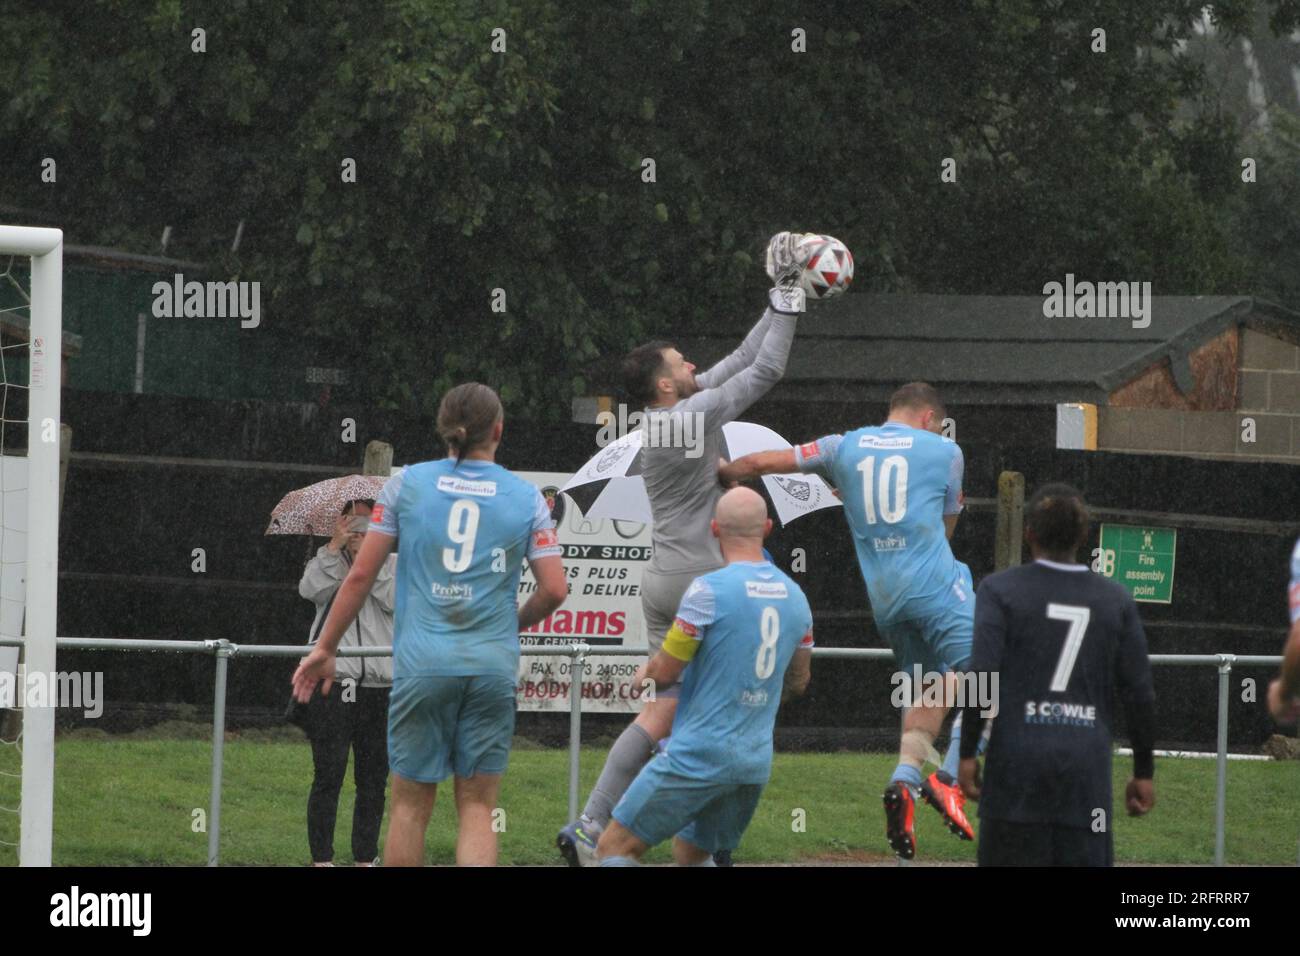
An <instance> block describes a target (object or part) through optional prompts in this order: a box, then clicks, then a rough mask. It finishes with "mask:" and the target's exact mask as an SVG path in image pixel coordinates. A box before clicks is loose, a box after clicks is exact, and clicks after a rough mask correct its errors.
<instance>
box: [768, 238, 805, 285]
mask: <svg viewBox="0 0 1300 956" xmlns="http://www.w3.org/2000/svg"><path fill="white" fill-rule="evenodd" d="M806 237H807V233H803V232H778V233H777V234H776V235H775V236H773V237H772V238H771V239H769V240H768V242H767V277H768V278H769V279H771V280H772V281H773V282H775V283H776V284H777V285H779V286H780V285H785V286H788V285H791V284H792V283H793V282H794V281H795V280H796V279H797V278H798V277H799V272H800V270H802V269H803V267H804V265H805V263H806V262H807V258H808V255H807V252H803V253H800V252H799V251H798V246H799V243H800V242H802V241H803V240H804V239H805V238H806Z"/></svg>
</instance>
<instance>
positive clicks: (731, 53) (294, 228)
mask: <svg viewBox="0 0 1300 956" xmlns="http://www.w3.org/2000/svg"><path fill="white" fill-rule="evenodd" d="M760 6H761V5H760ZM1268 8H1269V9H1270V11H1271V12H1272V14H1273V19H1274V21H1275V23H1274V26H1275V27H1277V28H1279V29H1289V28H1291V27H1293V26H1294V24H1295V3H1294V2H1293V0H1282V2H1274V3H1272V4H1269V5H1268ZM812 9H813V8H810V10H812ZM816 9H817V10H819V11H821V12H818V13H816V15H814V14H813V13H811V12H810V13H809V14H808V15H807V16H805V15H803V14H801V13H800V12H798V11H793V10H791V9H789V8H786V7H778V8H771V9H768V8H763V9H762V10H760V11H758V12H754V11H750V10H745V9H743V7H742V6H741V5H733V4H724V3H713V2H710V0H662V2H649V0H633V2H631V3H628V4H592V5H585V6H583V7H582V8H581V13H580V14H579V13H578V11H577V9H576V8H574V7H572V5H570V4H566V3H563V2H561V0H517V2H505V0H445V2H433V0H393V2H389V3H382V4H355V3H350V2H344V0H317V2H311V3H307V2H290V0H258V2H251V0H226V2H221V3H207V4H192V3H181V2H179V0H99V2H96V3H84V4H48V3H45V2H41V0H11V2H10V4H9V5H8V9H7V10H6V12H5V14H4V19H3V27H4V29H3V30H0V88H3V89H5V90H6V91H8V98H7V100H6V101H5V102H4V104H3V106H0V142H3V143H4V149H3V151H2V152H0V174H2V175H0V205H4V206H9V207H14V208H18V209H21V210H32V211H34V212H35V216H36V218H39V217H40V215H42V214H49V215H51V216H57V217H59V218H60V219H62V220H63V221H65V222H66V223H67V224H68V228H69V232H70V235H71V238H72V240H73V241H77V242H82V243H97V244H107V245H115V246H119V247H123V248H127V249H131V250H134V251H153V250H156V248H157V241H158V236H159V235H160V234H161V231H162V227H163V226H164V225H171V226H172V227H173V234H174V236H175V240H174V243H173V245H172V247H171V248H169V250H168V251H169V253H170V254H173V255H178V256H182V257H185V258H191V259H199V260H203V261H207V262H209V263H212V265H213V267H214V271H216V272H217V273H220V274H226V273H228V274H230V275H233V276H236V277H239V278H246V279H257V280H260V281H261V282H262V288H263V313H264V316H265V318H264V327H267V328H269V330H270V334H271V335H277V334H278V335H281V336H292V337H297V338H304V339H312V338H314V339H316V340H318V341H320V342H322V343H323V345H322V346H321V347H322V349H323V350H324V352H325V355H324V356H323V357H324V358H326V359H328V361H325V362H323V363H322V364H331V365H345V366H347V367H348V368H349V369H350V370H351V371H352V373H353V380H354V381H357V382H360V383H362V384H363V389H364V396H359V397H364V398H366V399H369V400H375V401H381V402H386V403H395V404H401V405H405V406H409V407H416V408H423V409H431V408H433V407H435V406H436V402H437V399H438V397H439V395H440V394H441V392H442V391H443V390H444V389H445V388H446V387H448V386H449V385H451V384H452V383H454V382H456V381H461V380H465V379H468V378H476V379H480V380H482V381H486V382H489V383H491V384H493V385H494V386H495V387H497V388H498V389H499V390H500V391H501V393H502V396H503V398H504V399H505V400H506V402H507V404H508V405H509V406H510V407H511V409H512V410H513V411H516V412H525V413H527V414H528V415H530V416H550V417H560V418H563V417H567V411H568V399H569V397H570V396H571V395H573V394H583V393H584V392H586V391H588V390H590V389H591V388H592V387H593V383H591V382H588V381H587V377H586V373H587V372H588V371H590V370H591V369H592V368H593V367H594V368H597V369H602V368H605V367H607V364H606V363H607V361H608V359H609V358H610V357H611V356H612V357H616V356H617V355H619V354H621V352H622V351H624V350H625V349H626V348H628V347H629V346H630V345H631V344H634V343H635V342H636V341H637V340H639V339H643V338H645V337H648V336H651V335H653V336H664V335H669V336H678V337H682V338H688V337H689V336H690V335H691V334H692V333H697V332H699V331H701V330H704V329H707V328H709V327H711V326H713V325H716V324H719V323H721V324H724V325H725V326H727V327H733V326H737V325H739V324H740V323H742V322H744V321H745V320H747V319H748V318H750V317H752V316H754V315H756V314H757V312H758V311H759V309H760V307H761V302H762V298H761V291H762V288H763V286H764V285H765V277H764V276H763V275H762V270H761V267H760V266H761V254H762V247H763V243H764V241H765V239H766V237H767V236H768V234H770V233H771V232H773V231H775V230H777V229H781V228H794V229H803V230H807V229H817V230H821V231H827V232H834V233H835V234H836V235H839V236H840V238H842V239H844V240H845V241H846V242H847V243H848V244H849V246H850V247H851V248H852V249H853V250H854V252H855V254H856V257H857V260H858V283H857V284H858V286H859V287H865V288H868V289H876V290H897V291H909V290H911V291H935V292H945V291H955V292H970V293H973V292H980V293H1022V294H1034V293H1038V292H1039V291H1041V287H1042V285H1043V283H1044V282H1046V281H1048V280H1050V279H1053V278H1059V277H1060V276H1061V275H1063V274H1064V273H1065V272H1067V271H1071V272H1074V273H1076V274H1078V275H1080V276H1083V277H1097V278H1111V279H1150V280H1152V282H1153V284H1154V288H1155V291H1156V292H1157V293H1158V294H1159V293H1164V294H1172V293H1218V292H1250V291H1256V292H1259V291H1260V290H1259V289H1252V288H1250V287H1248V286H1247V285H1246V283H1247V282H1249V281H1261V282H1265V283H1269V282H1271V283H1274V286H1273V288H1275V289H1276V290H1277V291H1278V293H1279V294H1281V293H1283V292H1285V293H1287V294H1292V295H1293V294H1295V280H1294V278H1292V279H1291V280H1290V283H1291V284H1290V285H1287V284H1286V282H1285V281H1284V280H1282V279H1279V278H1278V277H1277V276H1276V275H1272V276H1271V277H1270V276H1266V275H1264V274H1263V273H1262V272H1261V270H1259V269H1258V268H1256V267H1255V265H1254V263H1255V261H1256V260H1255V259H1253V258H1252V257H1251V255H1250V254H1249V250H1248V249H1246V248H1243V246H1242V243H1241V239H1242V237H1243V236H1246V237H1249V236H1251V235H1253V234H1254V231H1252V230H1251V229H1239V228H1237V226H1236V224H1235V223H1236V222H1237V221H1239V218H1240V217H1242V216H1267V215H1268V214H1269V206H1268V203H1269V201H1270V199H1272V201H1274V202H1277V201H1282V199H1283V194H1282V193H1279V192H1278V190H1281V189H1283V188H1284V187H1283V186H1282V185H1280V184H1275V185H1273V186H1271V187H1270V189H1271V190H1273V191H1272V192H1268V193H1266V191H1265V190H1262V189H1261V190H1258V191H1257V192H1256V193H1254V194H1252V196H1251V198H1249V199H1247V198H1245V197H1243V196H1242V195H1241V194H1240V190H1239V189H1238V188H1237V185H1236V184H1237V183H1239V181H1240V177H1239V161H1240V157H1239V155H1238V152H1239V150H1238V149H1237V144H1238V140H1239V137H1238V134H1237V132H1236V130H1235V129H1234V128H1233V126H1232V124H1231V122H1230V121H1229V120H1227V119H1225V118H1223V117H1220V116H1219V115H1217V113H1216V111H1215V110H1214V108H1213V103H1212V100H1211V99H1210V98H1209V97H1207V96H1206V94H1205V90H1204V83H1203V78H1202V76H1201V73H1200V71H1199V69H1198V68H1197V65H1196V64H1195V63H1194V62H1191V61H1190V60H1189V59H1188V58H1186V57H1183V56H1180V55H1178V53H1177V49H1178V45H1179V41H1180V39H1182V38H1184V37H1186V36H1188V35H1189V33H1190V31H1191V30H1192V28H1193V23H1194V22H1195V21H1196V19H1197V18H1199V17H1200V16H1201V9H1202V4H1201V3H1199V2H1193V0H1149V2H1144V3H1139V4H1134V3H1131V2H1130V0H1097V2H1093V3H1088V4H1080V3H1075V2H1066V0H1047V2H1039V0H1003V2H996V3H995V2H992V0H972V2H969V3H960V4H944V5H942V7H934V8H929V7H926V6H925V5H922V4H915V3H913V2H909V0H881V2H878V3H873V4H866V5H859V6H857V7H855V8H854V9H853V12H852V13H851V14H837V15H836V16H835V17H831V18H827V17H826V16H825V15H824V11H825V8H816ZM1213 9H1214V15H1215V16H1216V17H1218V18H1219V22H1220V25H1221V27H1222V28H1223V30H1224V31H1225V36H1230V35H1231V31H1233V30H1238V31H1246V30H1247V29H1249V27H1248V24H1250V23H1252V22H1253V18H1254V15H1255V13H1256V6H1255V5H1254V4H1252V3H1248V2H1231V3H1225V4H1218V5H1215V7H1214V8H1213ZM940 11H941V12H940ZM1098 27H1100V28H1103V29H1105V31H1106V46H1107V51H1106V52H1105V53H1097V52H1094V51H1093V49H1092V45H1093V42H1094V41H1093V36H1092V31H1093V30H1094V29H1095V28H1098ZM196 28H202V29H203V30H204V31H206V52H204V53H197V52H193V50H192V44H193V42H194V41H193V38H192V31H193V30H195V29H196ZM796 28H799V29H802V30H804V31H805V32H806V44H807V52H805V53H798V52H794V51H793V49H792V43H793V42H794V37H793V36H792V31H793V30H795V29H796ZM498 29H500V30H504V31H505V33H504V39H505V44H506V50H505V52H504V53H500V52H494V51H493V49H492V44H493V40H494V31H495V30H498ZM1189 104H1191V107H1192V109H1191V111H1190V113H1188V105H1189ZM1180 109H1181V110H1182V113H1180ZM46 156H52V157H54V158H56V159H57V161H58V163H59V179H58V183H57V185H49V184H43V183H41V182H40V181H39V169H40V161H41V159H42V158H44V157H46ZM345 158H351V159H353V160H355V162H356V170H357V172H356V182H355V183H346V182H343V180H342V175H341V173H342V165H341V164H342V163H343V161H344V159H345ZM945 158H952V159H953V160H955V162H956V173H957V180H956V182H955V183H945V182H942V181H941V179H940V172H941V163H942V162H943V160H944V159H945ZM647 159H650V160H653V161H654V181H653V182H647V181H645V180H646V175H645V173H644V169H645V160H647ZM1289 182H1290V186H1289V187H1286V188H1289V189H1291V190H1292V192H1291V193H1290V195H1291V196H1292V198H1294V188H1295V176H1294V174H1292V175H1291V178H1290V180H1289ZM1232 216H1237V217H1238V220H1233V219H1232V218H1231V217H1232ZM29 218H30V217H29ZM1292 218H1294V217H1292ZM240 220H243V221H244V222H245V227H244V234H243V240H242V244H241V247H240V249H239V251H238V253H235V254H231V253H230V252H228V251H226V250H228V249H229V240H230V238H232V237H233V234H234V231H235V225H236V223H237V222H239V221H240ZM1295 227H1296V224H1295V222H1289V224H1287V225H1284V226H1283V227H1282V228H1281V232H1277V231H1274V232H1269V233H1267V235H1266V236H1264V237H1263V238H1262V240H1261V241H1262V242H1264V243H1265V247H1268V248H1272V246H1268V245H1267V244H1269V243H1272V244H1273V245H1274V246H1276V245H1277V244H1279V243H1283V242H1285V241H1289V240H1288V239H1287V237H1288V236H1289V237H1291V238H1292V239H1293V238H1294V235H1295ZM1292 244H1293V245H1294V243H1292ZM494 289H502V290H504V291H505V296H506V311H505V312H494V311H493V310H492V309H491V303H492V290H494ZM268 296H269V298H268ZM1292 304H1295V303H1294V302H1293V303H1292ZM250 334H253V333H250ZM295 372H296V370H295ZM594 384H596V385H599V386H603V385H604V384H606V383H605V382H603V381H602V382H598V383H594Z"/></svg>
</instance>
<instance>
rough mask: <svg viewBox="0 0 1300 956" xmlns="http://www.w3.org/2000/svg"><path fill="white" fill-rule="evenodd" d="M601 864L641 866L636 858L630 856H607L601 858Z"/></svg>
mask: <svg viewBox="0 0 1300 956" xmlns="http://www.w3.org/2000/svg"><path fill="white" fill-rule="evenodd" d="M600 865H601V866H640V865H641V864H640V863H638V862H637V861H636V860H634V859H632V857H630V856H605V857H601V859H600Z"/></svg>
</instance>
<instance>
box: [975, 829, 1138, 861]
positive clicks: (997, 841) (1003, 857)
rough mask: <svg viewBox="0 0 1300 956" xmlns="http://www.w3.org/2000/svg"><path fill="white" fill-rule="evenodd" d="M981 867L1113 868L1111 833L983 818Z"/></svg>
mask: <svg viewBox="0 0 1300 956" xmlns="http://www.w3.org/2000/svg"><path fill="white" fill-rule="evenodd" d="M979 836H980V845H979V852H978V854H977V855H978V858H979V865H980V866H1112V865H1114V852H1113V849H1114V844H1113V841H1112V840H1111V834H1110V831H1109V830H1106V831H1105V832H1102V833H1095V832H1093V831H1092V830H1090V829H1088V828H1087V827H1062V826H1056V825H1054V824H1051V823H1014V822H1012V821H1010V820H990V819H988V818H987V817H980V834H979Z"/></svg>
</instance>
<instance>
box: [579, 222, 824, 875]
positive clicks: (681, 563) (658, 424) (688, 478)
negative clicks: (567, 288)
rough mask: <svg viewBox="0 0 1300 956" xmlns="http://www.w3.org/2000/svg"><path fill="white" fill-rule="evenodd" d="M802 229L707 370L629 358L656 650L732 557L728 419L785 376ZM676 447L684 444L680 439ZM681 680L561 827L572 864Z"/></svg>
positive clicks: (652, 739)
mask: <svg viewBox="0 0 1300 956" xmlns="http://www.w3.org/2000/svg"><path fill="white" fill-rule="evenodd" d="M803 238H804V236H803V234H800V233H790V232H781V233H777V234H776V235H775V236H773V237H772V238H771V240H770V241H769V242H768V246H767V274H768V276H769V277H770V278H771V279H772V281H773V282H774V283H775V285H774V286H773V288H772V289H771V290H769V292H768V308H767V309H766V310H765V311H764V312H763V317H762V318H761V319H759V321H758V324H756V325H755V326H754V327H753V328H752V329H751V330H750V332H749V334H748V335H746V336H745V339H744V341H743V342H741V344H740V347H739V348H737V349H736V350H735V351H734V352H732V353H731V354H730V355H728V356H727V357H726V358H724V359H723V360H722V361H720V362H718V363H717V364H716V365H714V366H713V367H712V368H710V369H708V370H707V371H704V372H700V373H698V374H697V373H696V371H695V366H694V365H693V364H691V363H690V362H688V361H686V359H685V358H684V357H683V356H682V353H681V352H679V351H678V350H677V349H676V348H674V347H673V345H672V343H670V342H666V341H655V342H648V343H646V344H645V345H641V346H638V347H637V348H636V349H633V350H632V352H630V353H629V354H628V356H627V358H625V359H624V361H623V384H624V388H625V390H626V391H627V393H628V396H629V398H630V399H631V400H632V401H633V402H634V403H636V404H639V405H642V406H644V407H645V410H646V416H645V419H644V420H643V422H642V425H641V428H643V429H645V430H647V432H651V431H652V430H654V429H658V430H659V431H658V433H657V434H653V435H652V434H647V437H646V440H645V441H643V443H642V448H641V468H642V472H641V473H642V477H643V479H644V480H645V487H646V493H647V494H648V495H649V498H650V508H651V513H652V514H653V517H654V523H653V527H652V540H653V544H654V556H653V557H652V558H651V560H650V565H649V567H648V568H647V569H646V571H645V574H644V575H643V577H642V583H641V607H642V612H643V617H644V619H645V627H646V644H647V645H648V649H649V654H650V656H651V657H652V658H653V657H654V655H655V654H657V653H658V652H659V648H660V646H661V645H662V644H663V641H664V637H665V636H666V635H667V633H668V631H669V629H670V628H671V627H672V625H673V620H674V619H675V618H676V616H677V608H678V606H679V604H680V603H681V599H682V595H683V594H684V593H685V592H686V589H687V588H688V587H689V586H690V584H691V582H692V581H693V580H695V578H696V577H698V576H699V575H701V574H707V573H709V572H710V571H715V570H717V569H718V568H721V567H722V566H723V565H724V564H725V563H726V562H725V561H724V560H723V558H722V553H721V551H720V550H719V548H718V541H717V539H716V538H714V537H713V535H712V534H711V533H710V531H709V522H710V520H711V519H712V518H713V514H714V511H715V509H716V508H717V504H718V499H719V498H721V497H722V494H723V488H722V487H721V485H719V484H718V480H717V468H718V459H719V458H721V457H722V456H723V451H724V447H725V446H724V443H723V435H722V426H723V425H725V424H726V423H727V422H730V421H734V420H735V419H736V418H737V417H739V416H740V415H741V414H742V413H743V412H744V411H745V410H746V409H747V408H749V407H750V406H751V405H753V404H754V402H756V401H758V400H759V399H760V398H762V397H763V396H764V395H765V394H767V392H768V391H769V390H771V388H772V387H773V386H774V385H776V383H777V382H779V381H780V380H781V376H782V375H783V374H784V373H785V365H786V359H787V358H788V357H789V354H790V346H791V345H792V344H793V342H794V332H795V320H796V318H797V317H798V314H799V313H800V312H802V311H803V308H804V293H803V291H802V289H800V288H798V285H797V280H798V277H799V274H800V272H801V270H802V268H803V265H804V262H803V261H802V259H803V258H805V257H806V256H807V250H806V247H805V249H803V250H800V249H799V248H798V247H799V243H800V241H801V240H802V239H803ZM687 415H691V416H695V420H694V422H693V424H694V425H695V426H696V427H695V429H694V431H688V430H684V429H683V427H682V425H683V421H682V419H683V418H684V416H687ZM669 434H676V435H683V434H688V435H694V436H696V442H694V443H692V444H693V446H694V447H689V448H686V447H672V445H673V442H662V441H659V440H657V439H658V438H659V437H661V436H663V435H669ZM677 444H678V445H679V446H680V444H681V443H677ZM680 690H681V684H680V682H679V683H677V684H674V685H673V686H671V687H657V688H655V689H654V699H653V700H649V699H647V700H646V702H645V705H644V707H643V709H642V710H641V712H640V714H638V715H637V717H636V720H634V721H633V722H632V724H631V725H629V726H628V728H627V729H626V730H624V731H623V733H622V734H621V735H620V736H619V738H618V740H617V741H615V743H614V746H613V747H612V748H611V749H610V752H609V756H608V758H607V759H606V761H605V767H604V769H603V770H602V771H601V774H600V779H599V780H597V782H596V787H595V789H594V790H592V792H591V796H590V797H589V798H588V800H587V804H586V806H585V808H584V809H583V812H582V815H581V816H580V817H579V818H578V819H577V820H576V821H573V822H572V823H570V824H569V825H568V826H566V827H565V828H564V829H562V830H561V831H560V833H559V836H558V837H557V839H556V845H557V846H558V847H559V849H560V852H561V853H562V854H563V855H564V857H565V859H566V860H567V861H568V862H569V864H570V865H571V866H588V865H595V851H596V843H597V842H598V841H599V839H600V834H601V832H602V831H603V830H604V828H605V826H606V824H608V822H609V819H610V814H611V812H612V811H613V809H614V805H615V804H616V803H617V802H618V800H619V798H620V797H622V796H623V792H624V791H625V790H627V788H628V786H629V785H631V783H632V781H633V780H634V779H635V778H636V775H637V774H638V773H639V772H640V770H641V768H642V767H643V766H645V764H646V762H647V761H649V760H650V758H651V757H652V756H654V754H655V751H656V748H657V747H658V745H659V742H660V741H661V740H663V739H664V738H666V737H667V736H668V735H669V734H670V733H671V731H672V724H673V717H674V715H675V714H676V712H677V698H678V695H679V693H680Z"/></svg>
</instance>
